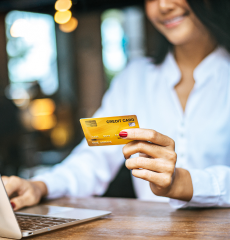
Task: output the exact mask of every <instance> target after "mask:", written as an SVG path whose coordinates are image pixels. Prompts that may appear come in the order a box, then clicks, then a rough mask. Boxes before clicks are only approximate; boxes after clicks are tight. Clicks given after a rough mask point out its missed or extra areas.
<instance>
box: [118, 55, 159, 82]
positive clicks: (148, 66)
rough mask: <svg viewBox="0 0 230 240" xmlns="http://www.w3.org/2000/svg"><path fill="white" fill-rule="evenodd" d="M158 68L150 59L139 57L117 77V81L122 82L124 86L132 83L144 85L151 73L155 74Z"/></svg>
mask: <svg viewBox="0 0 230 240" xmlns="http://www.w3.org/2000/svg"><path fill="white" fill-rule="evenodd" d="M156 69H157V66H156V65H155V64H154V63H153V60H152V59H151V58H150V57H139V58H136V59H133V60H131V61H130V62H129V63H128V64H127V66H126V67H125V69H124V70H123V71H122V72H121V73H120V74H118V75H117V77H115V79H114V80H115V81H121V82H123V84H125V83H129V82H130V81H132V82H140V79H141V81H142V83H143V81H144V79H145V78H146V77H147V75H148V74H149V73H153V72H155V71H156Z"/></svg>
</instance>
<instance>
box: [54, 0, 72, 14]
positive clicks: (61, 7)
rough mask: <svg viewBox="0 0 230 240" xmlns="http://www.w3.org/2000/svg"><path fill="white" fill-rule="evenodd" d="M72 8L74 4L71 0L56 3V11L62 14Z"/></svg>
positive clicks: (60, 0)
mask: <svg viewBox="0 0 230 240" xmlns="http://www.w3.org/2000/svg"><path fill="white" fill-rule="evenodd" d="M71 7H72V2H71V1H70V0H58V1H57V2H56V3H55V9H56V10H57V11H60V12H64V11H67V10H69V9H70V8H71Z"/></svg>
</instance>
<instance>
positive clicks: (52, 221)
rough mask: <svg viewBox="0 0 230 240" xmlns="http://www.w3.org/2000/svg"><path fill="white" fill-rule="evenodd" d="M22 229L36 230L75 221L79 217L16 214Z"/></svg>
mask: <svg viewBox="0 0 230 240" xmlns="http://www.w3.org/2000/svg"><path fill="white" fill-rule="evenodd" d="M16 218H17V220H18V224H19V226H20V228H21V230H24V231H25V230H26V231H35V230H41V229H43V228H50V227H53V226H57V225H62V224H66V223H71V222H75V221H77V220H78V219H69V218H54V217H40V216H28V215H26V216H25V215H16Z"/></svg>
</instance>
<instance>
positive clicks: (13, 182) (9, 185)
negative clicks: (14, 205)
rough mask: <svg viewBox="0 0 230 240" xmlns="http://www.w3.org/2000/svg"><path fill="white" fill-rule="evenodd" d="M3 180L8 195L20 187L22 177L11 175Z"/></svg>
mask: <svg viewBox="0 0 230 240" xmlns="http://www.w3.org/2000/svg"><path fill="white" fill-rule="evenodd" d="M4 182H6V184H5V188H6V192H7V194H8V196H9V197H10V196H11V195H12V194H13V193H15V192H18V191H19V190H20V189H21V188H22V179H20V178H19V177H15V176H12V177H9V178H8V179H6V181H5V180H4Z"/></svg>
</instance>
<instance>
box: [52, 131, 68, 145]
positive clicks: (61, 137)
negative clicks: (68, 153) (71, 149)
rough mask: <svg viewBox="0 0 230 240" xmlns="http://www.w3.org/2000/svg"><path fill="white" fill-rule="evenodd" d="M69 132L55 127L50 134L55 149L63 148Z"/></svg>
mask: <svg viewBox="0 0 230 240" xmlns="http://www.w3.org/2000/svg"><path fill="white" fill-rule="evenodd" d="M68 140H69V132H68V130H67V128H65V127H55V128H54V129H53V130H52V132H51V141H52V143H53V144H54V145H55V146H56V147H63V146H65V145H66V144H67V143H68Z"/></svg>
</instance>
